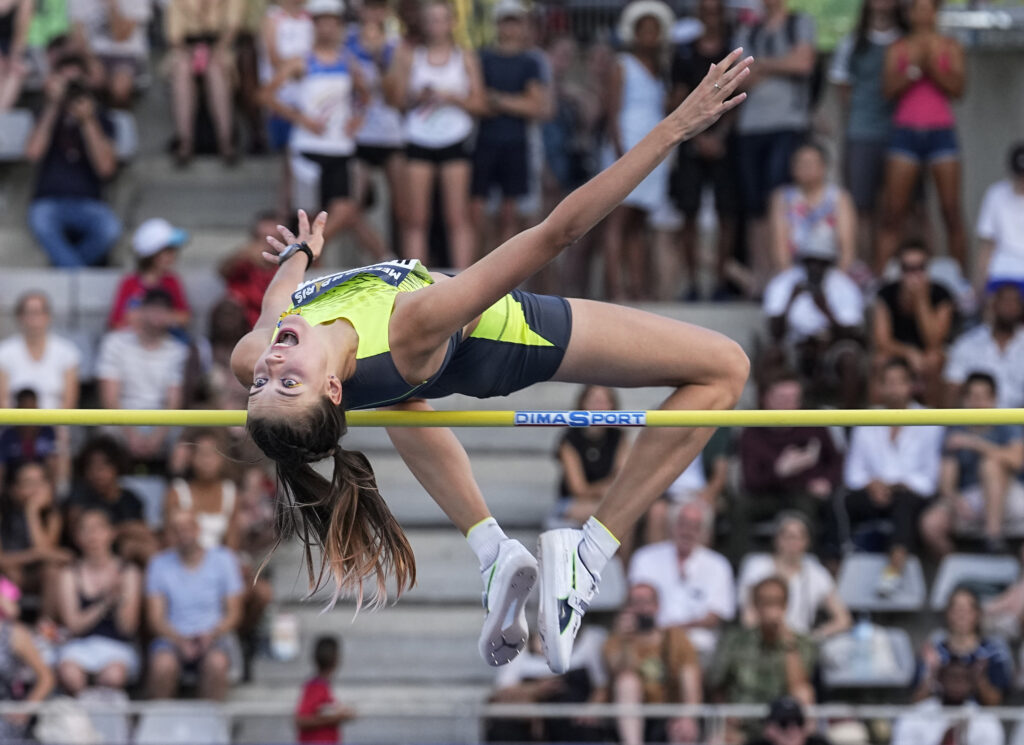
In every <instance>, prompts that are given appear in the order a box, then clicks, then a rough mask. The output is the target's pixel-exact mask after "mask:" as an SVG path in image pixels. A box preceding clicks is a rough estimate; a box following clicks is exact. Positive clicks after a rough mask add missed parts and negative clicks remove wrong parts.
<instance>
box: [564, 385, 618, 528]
mask: <svg viewBox="0 0 1024 745" xmlns="http://www.w3.org/2000/svg"><path fill="white" fill-rule="evenodd" d="M576 408H577V409H589V410H591V411H612V410H615V409H618V408H619V400H618V395H617V394H616V393H615V391H613V390H612V389H611V388H605V387H604V386H603V385H588V386H586V387H585V388H584V389H583V390H582V391H581V392H580V395H579V398H578V399H577V400H576ZM628 452H629V437H628V436H627V435H626V432H625V431H624V430H622V429H620V428H619V427H579V428H577V427H571V428H569V429H567V430H566V431H565V434H564V435H562V439H561V441H560V442H559V444H558V463H559V465H560V466H561V467H562V479H561V482H560V484H559V500H558V504H557V505H556V507H555V514H554V518H555V520H557V521H565V522H568V523H570V524H572V525H577V526H578V525H582V524H583V523H585V522H586V521H587V519H588V518H589V517H590V516H591V515H593V514H594V510H595V509H597V504H598V502H600V501H601V498H602V497H604V493H605V491H606V490H607V489H608V487H609V485H611V483H612V481H613V480H614V479H615V476H616V475H617V474H618V472H619V469H620V468H621V467H622V463H623V462H624V461H625V458H626V454H627V453H628Z"/></svg>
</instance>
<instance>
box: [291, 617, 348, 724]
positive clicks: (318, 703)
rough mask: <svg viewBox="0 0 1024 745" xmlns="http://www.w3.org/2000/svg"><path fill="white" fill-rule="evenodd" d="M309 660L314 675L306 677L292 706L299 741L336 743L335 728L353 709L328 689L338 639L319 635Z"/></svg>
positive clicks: (336, 662)
mask: <svg viewBox="0 0 1024 745" xmlns="http://www.w3.org/2000/svg"><path fill="white" fill-rule="evenodd" d="M313 664H314V665H316V675H315V676H314V677H313V678H311V679H310V680H308V681H306V685H305V686H303V688H302V697H301V698H300V699H299V705H298V708H296V709H295V729H296V730H298V734H299V742H300V743H340V742H341V733H340V732H339V731H338V727H340V726H341V725H342V724H344V723H345V722H347V721H349V720H351V719H354V718H355V716H356V713H355V711H354V710H353V709H351V708H349V707H348V706H344V705H342V704H339V703H338V702H337V701H335V700H334V692H333V691H332V690H331V685H332V679H333V678H334V673H335V672H336V671H337V669H338V668H339V667H341V641H340V640H339V639H336V638H335V637H333V636H321V637H320V638H319V639H317V640H316V644H314V645H313Z"/></svg>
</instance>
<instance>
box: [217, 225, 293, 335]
mask: <svg viewBox="0 0 1024 745" xmlns="http://www.w3.org/2000/svg"><path fill="white" fill-rule="evenodd" d="M281 222H282V220H281V216H280V215H279V214H278V213H277V212H273V211H270V210H267V211H263V212H258V213H256V216H255V217H254V218H253V221H252V224H251V229H250V231H249V240H248V242H247V243H245V245H243V246H241V247H239V248H238V250H237V251H235V252H234V253H233V254H231V255H230V256H228V257H227V258H226V259H225V260H224V261H223V262H221V265H220V269H219V271H220V276H221V278H222V279H223V280H224V284H225V285H227V293H228V295H229V296H230V297H231V298H232V299H233V300H234V301H235V302H237V303H238V304H239V305H241V306H242V309H243V310H244V311H245V318H246V322H247V323H248V324H249V328H252V327H253V326H254V325H255V323H256V321H257V319H259V317H260V309H261V308H262V307H263V293H264V291H265V290H266V289H267V286H268V285H269V284H270V280H272V279H273V278H274V273H275V272H276V271H277V267H276V266H274V265H273V264H271V263H270V262H269V261H267V260H266V259H265V258H263V252H264V251H266V250H267V236H268V235H273V234H274V233H276V232H277V226H278V225H280V224H281Z"/></svg>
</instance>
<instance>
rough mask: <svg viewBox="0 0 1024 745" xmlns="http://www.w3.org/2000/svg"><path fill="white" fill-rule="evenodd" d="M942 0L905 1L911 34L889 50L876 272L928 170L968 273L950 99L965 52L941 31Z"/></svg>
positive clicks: (959, 91)
mask: <svg viewBox="0 0 1024 745" xmlns="http://www.w3.org/2000/svg"><path fill="white" fill-rule="evenodd" d="M940 3H941V0H912V1H911V2H910V3H908V5H907V11H906V12H907V19H908V21H909V27H910V32H909V33H908V34H907V36H905V37H904V38H902V39H900V40H898V41H896V42H894V43H893V44H892V45H891V46H890V47H889V49H888V50H887V51H886V55H885V73H884V77H883V86H884V91H885V96H886V98H889V99H891V100H893V101H895V102H896V113H895V115H894V116H893V126H894V129H893V132H892V139H891V140H890V143H889V155H888V158H887V160H886V170H885V213H884V215H883V219H882V227H881V230H879V233H878V252H877V254H876V256H875V267H874V269H875V273H876V274H877V275H879V276H881V274H882V272H883V271H884V270H885V265H886V264H887V263H888V262H889V259H890V258H892V256H893V254H894V253H896V247H897V246H899V244H900V240H901V239H902V237H903V225H904V222H905V221H906V218H907V212H908V210H909V208H910V204H911V199H912V198H913V197H914V194H915V192H916V190H917V185H918V182H919V180H920V178H921V174H922V171H923V170H924V169H925V168H927V169H928V170H929V171H930V173H931V176H932V178H933V179H934V181H935V187H936V190H937V191H938V194H939V205H940V207H941V209H942V220H943V222H944V223H945V225H946V240H947V245H948V249H949V255H950V256H952V257H953V258H954V259H956V260H957V262H959V264H960V269H961V271H963V273H964V275H965V276H966V275H967V274H968V270H969V267H968V266H967V231H966V230H965V228H964V218H963V210H962V207H961V205H960V149H959V146H958V145H957V139H956V129H955V127H956V120H955V119H954V117H953V107H952V105H951V101H952V100H953V99H957V98H960V97H961V96H962V95H963V93H964V80H965V73H964V50H963V48H962V47H961V46H960V43H959V42H957V41H956V40H954V39H952V38H950V37H948V36H941V35H940V34H939V32H938V29H937V25H938V9H939V4H940Z"/></svg>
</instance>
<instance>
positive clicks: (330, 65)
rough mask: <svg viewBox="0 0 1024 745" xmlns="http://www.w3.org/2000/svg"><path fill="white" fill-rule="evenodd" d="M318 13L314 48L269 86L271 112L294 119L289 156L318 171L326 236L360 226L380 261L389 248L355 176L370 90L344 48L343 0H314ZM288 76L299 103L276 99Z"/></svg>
mask: <svg viewBox="0 0 1024 745" xmlns="http://www.w3.org/2000/svg"><path fill="white" fill-rule="evenodd" d="M306 10H307V12H308V13H309V14H310V15H311V16H312V17H313V51H312V52H310V54H309V55H308V56H307V57H305V58H302V59H295V60H291V61H290V62H289V63H288V64H287V65H284V66H283V67H282V68H281V69H280V70H279V71H278V73H277V74H276V75H275V76H274V79H273V80H271V81H270V83H269V85H268V86H267V87H266V90H265V97H266V99H267V101H268V103H269V105H270V108H271V110H273V111H274V112H275V113H277V114H278V115H279V116H282V117H284V118H285V119H287V120H288V121H290V122H291V123H292V125H293V126H292V130H291V140H290V141H289V143H288V150H289V155H290V157H292V158H293V159H294V165H295V166H296V167H298V166H299V164H300V163H305V164H306V166H307V167H312V168H313V169H314V170H316V171H318V172H319V175H318V179H319V202H320V204H319V208H318V209H322V210H325V211H326V212H327V226H326V227H325V228H324V235H325V236H327V237H330V236H333V235H336V234H337V233H339V232H341V231H342V230H344V229H346V228H353V229H355V230H356V232H357V235H358V238H359V240H360V242H361V243H362V244H363V245H364V247H366V248H367V249H368V250H369V251H370V253H371V254H372V256H373V258H374V259H375V260H377V261H380V260H381V259H383V258H385V256H386V255H387V249H386V248H385V247H384V243H383V241H382V240H381V238H380V236H379V235H377V234H376V232H374V231H373V229H372V228H370V226H369V224H368V223H366V221H364V220H361V219H360V217H359V204H358V203H357V202H356V199H355V196H356V195H355V190H354V188H353V187H354V185H353V183H352V178H351V175H352V174H351V169H352V157H353V156H354V155H355V152H356V142H355V139H354V135H355V133H356V131H357V130H358V129H359V127H360V126H361V123H362V114H361V113H360V112H359V109H361V108H362V106H363V105H364V104H365V102H366V98H367V91H366V88H365V85H364V83H363V79H362V75H361V73H360V71H359V68H358V67H355V66H354V64H353V62H354V58H353V57H352V55H351V54H350V53H349V52H348V51H347V50H346V49H345V47H344V46H343V41H344V30H345V27H344V25H343V21H342V16H343V15H344V13H345V5H344V3H343V2H342V0H311V1H310V2H309V3H308V4H307V5H306ZM289 80H294V81H297V83H298V100H297V102H296V104H295V105H294V106H292V105H289V104H286V103H283V102H282V101H280V100H279V99H278V97H277V92H278V90H280V88H281V86H282V85H284V83H286V82H288V81H289Z"/></svg>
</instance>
